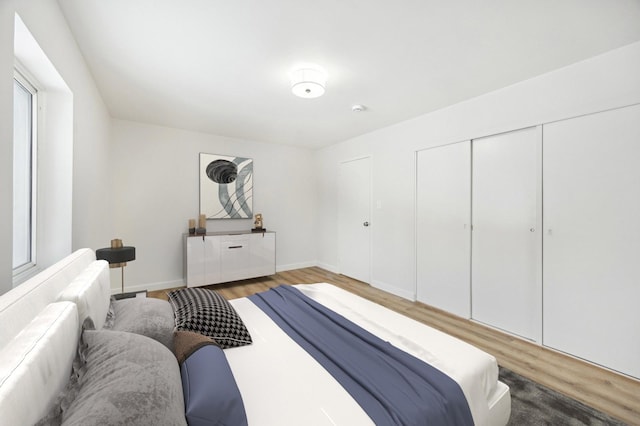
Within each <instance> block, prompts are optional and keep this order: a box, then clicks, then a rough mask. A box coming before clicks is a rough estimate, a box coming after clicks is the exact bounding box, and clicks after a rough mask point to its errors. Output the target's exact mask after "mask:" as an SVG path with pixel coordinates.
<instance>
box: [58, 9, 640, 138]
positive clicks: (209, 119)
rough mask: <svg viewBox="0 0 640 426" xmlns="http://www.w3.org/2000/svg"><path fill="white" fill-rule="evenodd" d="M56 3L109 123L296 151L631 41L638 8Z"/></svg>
mask: <svg viewBox="0 0 640 426" xmlns="http://www.w3.org/2000/svg"><path fill="white" fill-rule="evenodd" d="M58 1H59V3H60V5H61V7H62V9H63V12H64V14H65V16H66V18H67V20H68V22H69V26H70V27H71V30H72V31H73V33H74V35H75V37H76V39H77V42H78V45H79V46H80V49H81V51H82V53H83V55H84V57H85V59H86V61H87V63H88V65H89V68H90V69H91V72H92V74H93V76H94V78H95V80H96V83H97V85H98V88H99V90H100V91H101V93H102V96H103V98H104V101H105V102H106V104H107V106H108V108H109V111H110V113H111V115H112V116H113V117H116V118H121V119H126V120H133V121H140V122H145V123H152V124H159V125H163V126H169V127H176V128H183V129H190V130H195V131H202V132H207V133H213V134H218V135H224V136H230V137H235V138H241V139H250V140H257V141H264V142H275V143H285V144H293V145H298V146H303V147H310V148H315V147H322V146H326V145H330V144H333V143H336V142H340V141H343V140H346V139H349V138H351V137H354V136H357V135H361V134H364V133H367V132H370V131H372V130H375V129H378V128H381V127H384V126H388V125H390V124H393V123H397V122H400V121H403V120H406V119H409V118H412V117H416V116H418V115H421V114H424V113H427V112H430V111H434V110H437V109H440V108H443V107H445V106H448V105H451V104H454V103H457V102H460V101H462V100H465V99H468V98H471V97H475V96H478V95H481V94H483V93H486V92H489V91H492V90H495V89H498V88H501V87H505V86H508V85H510V84H513V83H515V82H518V81H522V80H525V79H528V78H531V77H534V76H536V75H540V74H543V73H545V72H548V71H551V70H554V69H557V68H560V67H563V66H566V65H569V64H572V63H575V62H577V61H580V60H583V59H586V58H589V57H592V56H595V55H598V54H600V53H603V52H605V51H608V50H611V49H614V48H616V47H620V46H624V45H626V44H629V43H632V42H635V41H638V40H640V0H615V1H613V0H562V1H558V0H520V1H514V0H484V1H478V0H402V1H400V0H397V1H389V0H313V1H312V0H269V1H265V0H227V1H221V0H180V1H179V0H58ZM302 62H311V63H315V64H318V65H320V66H322V67H323V68H324V69H326V71H327V72H328V75H329V79H328V83H327V92H326V94H325V95H324V96H322V97H320V98H316V99H301V98H297V97H295V96H294V95H292V94H291V92H290V89H289V73H290V71H291V70H292V69H293V68H294V66H295V65H296V64H298V63H302ZM353 104H363V105H365V106H366V107H367V110H366V111H365V112H361V113H354V112H351V106H352V105H353Z"/></svg>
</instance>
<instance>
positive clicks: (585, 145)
mask: <svg viewBox="0 0 640 426" xmlns="http://www.w3.org/2000/svg"><path fill="white" fill-rule="evenodd" d="M544 185H545V188H544V203H545V208H544V223H545V228H544V231H545V232H544V344H545V345H547V346H550V347H553V348H555V349H559V350H561V351H565V352H568V353H570V354H573V355H576V356H578V357H580V358H584V359H587V360H589V361H592V362H595V363H598V364H602V365H605V366H606V367H609V368H612V369H614V370H618V371H621V372H623V373H625V374H629V375H631V376H634V377H637V378H640V309H639V308H638V301H640V268H639V267H638V264H639V263H640V106H638V105H636V106H631V107H627V108H620V109H617V110H613V111H606V112H602V113H598V114H591V115H586V116H584V117H578V118H574V119H571V120H565V121H560V122H557V123H552V124H549V125H545V126H544Z"/></svg>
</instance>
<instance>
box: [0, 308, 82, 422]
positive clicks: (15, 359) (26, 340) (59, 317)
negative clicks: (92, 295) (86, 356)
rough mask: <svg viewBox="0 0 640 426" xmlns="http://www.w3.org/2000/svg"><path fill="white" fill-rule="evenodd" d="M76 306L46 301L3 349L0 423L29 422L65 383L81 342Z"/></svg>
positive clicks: (0, 358)
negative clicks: (46, 303) (43, 306)
mask: <svg viewBox="0 0 640 426" xmlns="http://www.w3.org/2000/svg"><path fill="white" fill-rule="evenodd" d="M78 330H79V326H78V310H77V308H76V305H75V304H73V303H70V302H59V303H52V304H49V305H47V306H46V307H45V308H44V309H43V310H42V312H40V313H39V314H38V315H37V316H36V317H35V318H34V319H33V320H32V321H31V322H30V323H29V324H28V325H27V326H26V327H25V328H24V329H23V330H22V331H21V332H20V333H19V334H18V335H16V336H15V337H14V338H13V339H12V340H11V341H10V342H9V343H8V344H7V345H6V346H5V347H3V348H2V350H0V424H3V425H30V424H34V423H35V422H37V421H38V420H39V419H40V418H41V417H42V416H44V415H45V414H46V413H47V412H48V411H49V409H50V408H51V406H52V405H53V402H54V400H55V399H56V397H57V396H58V394H59V393H60V392H61V391H62V390H63V389H64V388H65V386H66V384H67V382H68V381H69V375H70V374H71V365H72V363H73V359H74V357H75V353H76V348H77V346H78V337H79V335H78Z"/></svg>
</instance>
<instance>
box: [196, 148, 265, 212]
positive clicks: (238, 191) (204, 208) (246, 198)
mask: <svg viewBox="0 0 640 426" xmlns="http://www.w3.org/2000/svg"><path fill="white" fill-rule="evenodd" d="M252 208H253V160H252V159H251V158H244V157H229V156H224V155H215V154H205V153H202V152H201V153H200V212H201V213H202V214H204V215H205V216H206V218H207V219H250V218H251V217H252V216H253V211H252Z"/></svg>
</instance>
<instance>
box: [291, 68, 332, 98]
mask: <svg viewBox="0 0 640 426" xmlns="http://www.w3.org/2000/svg"><path fill="white" fill-rule="evenodd" d="M326 84H327V74H326V73H325V72H323V71H321V70H319V69H313V68H301V69H297V70H295V71H294V72H293V73H292V75H291V91H292V92H293V94H294V95H296V96H300V97H301V98H308V99H310V98H317V97H318V96H322V95H323V94H324V87H325V85H326Z"/></svg>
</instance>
